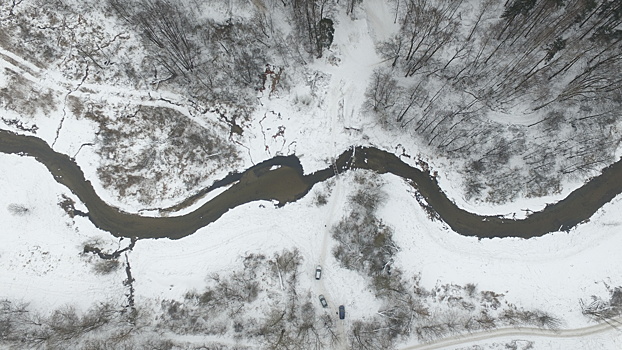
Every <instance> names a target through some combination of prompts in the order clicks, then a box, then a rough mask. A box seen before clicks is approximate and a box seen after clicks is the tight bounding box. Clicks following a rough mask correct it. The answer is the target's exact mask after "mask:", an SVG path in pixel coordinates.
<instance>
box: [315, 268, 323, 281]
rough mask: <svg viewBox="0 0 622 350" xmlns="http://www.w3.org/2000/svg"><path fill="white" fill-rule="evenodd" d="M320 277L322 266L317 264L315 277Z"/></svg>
mask: <svg viewBox="0 0 622 350" xmlns="http://www.w3.org/2000/svg"><path fill="white" fill-rule="evenodd" d="M320 278H322V266H320V265H318V266H317V267H316V268H315V279H316V280H319V279H320Z"/></svg>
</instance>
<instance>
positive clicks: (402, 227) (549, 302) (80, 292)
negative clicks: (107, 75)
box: [0, 1, 622, 349]
mask: <svg viewBox="0 0 622 350" xmlns="http://www.w3.org/2000/svg"><path fill="white" fill-rule="evenodd" d="M363 6H364V11H359V12H357V16H358V18H357V19H355V20H351V19H350V17H349V16H348V15H346V14H345V13H340V14H339V15H338V16H337V17H336V18H335V24H336V31H335V41H334V43H333V46H332V47H331V49H330V50H329V51H328V52H326V53H325V55H324V57H323V58H322V59H320V60H318V61H316V62H315V63H313V64H311V65H310V66H308V67H305V68H304V69H305V71H306V72H308V74H307V81H303V79H302V78H300V79H301V81H296V82H295V83H296V84H293V87H292V88H291V91H290V92H289V93H288V94H287V95H284V96H278V94H276V95H273V96H270V97H269V96H263V97H261V102H262V104H263V106H262V107H260V108H259V109H258V111H257V112H256V114H255V115H254V116H253V120H252V121H251V122H250V123H249V125H248V130H246V131H245V133H244V136H243V139H242V144H243V145H244V146H245V147H247V148H248V149H249V153H248V155H244V157H246V158H245V159H244V162H245V163H244V166H250V165H252V164H253V163H257V162H259V161H261V160H264V159H267V158H270V157H272V156H274V155H277V154H289V153H295V154H297V155H298V156H299V157H300V160H301V162H302V164H303V167H304V169H305V172H306V173H310V172H313V171H314V170H317V169H321V168H325V167H326V166H327V165H328V164H329V163H330V159H331V157H334V156H336V155H338V154H339V153H341V152H342V151H343V150H345V149H346V148H347V147H349V146H350V145H353V144H357V145H358V144H371V145H375V146H378V147H380V148H384V149H387V150H394V149H396V147H398V145H401V146H402V147H404V148H405V152H406V153H408V154H411V155H416V154H417V153H418V150H417V148H416V146H415V143H414V142H412V141H408V140H402V139H396V138H395V135H391V134H390V133H387V132H385V131H382V130H380V128H379V127H378V126H377V125H376V124H375V122H374V121H373V120H371V119H370V118H368V117H366V116H365V115H364V114H361V113H360V109H361V105H362V102H363V100H364V92H365V89H366V87H367V82H368V80H369V77H370V75H371V73H372V71H373V69H374V67H375V65H377V64H379V63H380V62H381V58H380V57H379V56H378V55H377V54H376V53H375V50H374V46H375V40H379V39H384V38H387V37H388V36H389V35H390V33H392V32H393V31H394V30H396V28H395V26H394V25H393V14H392V12H391V10H390V9H388V8H387V7H386V4H384V3H383V2H380V1H365V2H363ZM0 53H1V54H3V55H6V56H8V57H11V58H12V59H13V60H15V61H18V62H25V63H24V65H25V66H26V67H29V68H30V69H32V70H34V69H35V68H36V67H30V66H28V65H27V60H26V59H24V58H19V57H13V56H14V55H12V54H11V53H8V52H5V51H0ZM1 58H2V57H0V63H1V64H2V65H3V66H4V67H8V66H9V65H11V63H10V62H6V60H4V59H1ZM13 68H14V69H15V70H18V69H17V68H15V67H13ZM320 72H321V73H320ZM39 82H40V83H41V84H43V85H44V86H46V87H50V88H53V89H55V90H56V91H60V89H59V88H58V84H59V83H58V81H57V80H54V79H50V80H49V81H48V80H45V81H39ZM64 83H65V84H68V85H71V84H69V83H67V82H64ZM90 88H91V89H92V90H93V91H94V92H92V94H100V95H101V96H99V97H98V98H100V99H102V100H105V99H107V98H113V96H117V98H119V99H130V100H131V99H135V100H134V101H135V102H137V103H138V102H139V101H140V103H151V102H148V93H146V92H136V91H131V90H127V91H117V90H118V89H119V88H118V87H115V88H114V89H112V88H103V87H102V88H101V89H99V90H97V87H96V86H91V87H90ZM113 90H114V91H113ZM65 92H66V91H65ZM169 98H173V97H170V96H169ZM182 112H183V114H185V115H187V116H188V117H189V118H190V117H191V115H190V114H189V113H187V111H183V110H182ZM36 123H37V125H38V126H39V127H40V128H41V132H40V133H39V134H38V136H40V137H42V138H44V139H45V140H46V141H47V142H48V143H50V144H51V143H52V142H54V140H55V139H56V131H57V128H58V125H59V123H60V117H52V118H48V117H44V116H39V117H38V119H36ZM2 127H3V128H5V126H2ZM279 127H283V128H284V132H283V133H282V134H278V132H279V130H280V129H279ZM95 128H96V125H95V124H93V123H91V122H88V121H86V120H76V119H72V118H71V116H68V117H67V118H66V119H65V120H64V121H63V126H62V130H61V132H60V134H59V137H58V140H57V142H56V145H55V149H56V150H59V151H61V152H64V153H67V154H70V155H72V156H73V155H74V154H76V153H77V152H78V149H79V148H80V145H82V144H84V143H88V142H92V138H93V137H94V133H95V131H96V130H95ZM96 157H97V155H96V153H94V152H93V151H92V150H91V149H90V148H88V147H84V148H82V150H80V153H79V154H78V156H77V157H76V158H77V162H78V163H79V165H80V166H81V167H82V169H83V170H84V171H85V174H86V176H87V178H88V179H89V180H91V182H93V184H94V187H95V189H96V191H97V192H98V193H99V194H100V196H101V197H102V198H104V199H105V200H106V201H107V202H108V203H111V204H113V205H115V206H119V207H121V208H122V209H123V210H126V211H129V212H139V211H141V210H142V209H145V208H141V207H140V206H138V205H137V204H136V203H121V202H116V200H115V197H114V195H112V194H111V193H109V192H107V190H106V189H105V188H103V186H101V185H100V184H99V183H98V181H97V176H96V174H97V171H96V169H97V165H98V161H97V159H96ZM404 160H405V161H409V162H414V160H413V159H404ZM430 163H431V165H432V167H433V170H438V171H439V173H440V175H441V176H440V184H441V187H442V188H443V189H444V190H445V191H446V192H447V193H448V195H449V196H450V198H453V199H454V200H455V201H456V202H457V203H458V204H459V205H460V206H461V207H463V208H465V209H467V210H469V211H472V212H475V213H478V214H501V215H510V214H512V213H515V214H516V215H517V216H518V217H520V216H522V215H524V211H523V209H530V210H533V211H537V210H540V209H541V208H543V207H544V205H545V204H546V203H548V202H553V201H556V200H558V199H560V198H562V197H563V196H565V195H566V194H567V193H569V192H570V190H571V189H573V188H575V187H577V186H579V185H580V184H579V183H576V184H569V186H567V187H566V188H565V190H564V192H563V193H561V194H560V195H558V196H554V197H547V198H538V199H532V200H520V201H517V202H514V203H510V204H507V205H504V206H501V207H499V206H491V205H487V204H485V203H478V204H473V203H469V202H467V201H465V200H464V199H462V196H461V194H460V186H459V182H460V179H459V178H458V177H457V175H456V174H453V173H450V170H447V169H444V168H443V167H444V166H449V165H448V164H447V163H445V162H444V161H442V160H439V161H438V162H434V161H431V162H430ZM225 173H226V171H224V170H223V171H222V172H221V173H219V174H217V175H218V176H214V178H213V179H211V180H217V179H219V178H220V177H221V176H220V175H224V174H225ZM351 178H352V176H351V174H345V175H343V176H339V177H337V178H336V179H335V183H334V186H333V188H332V194H331V196H330V197H329V201H328V203H327V204H326V205H325V206H317V205H316V204H314V202H313V194H314V192H315V191H322V190H323V188H324V185H323V184H320V185H318V186H316V188H314V189H313V190H312V192H311V193H310V194H309V195H307V196H306V197H305V198H303V199H301V200H299V201H298V202H295V203H291V204H288V205H286V206H284V207H282V208H275V207H274V205H273V204H272V203H270V202H253V203H248V204H246V205H243V206H240V207H238V208H235V209H233V210H231V211H229V212H228V213H226V214H225V215H223V216H222V217H221V218H220V219H219V220H218V221H216V222H215V223H213V224H211V225H209V226H207V227H204V228H202V229H200V230H199V231H198V232H196V233H195V234H194V235H191V236H189V237H186V238H183V239H180V240H168V239H160V240H141V241H138V242H137V244H136V246H135V247H134V249H133V250H132V251H131V252H130V253H128V256H129V261H130V263H131V266H132V274H133V277H134V278H135V283H134V287H135V297H136V302H137V303H140V302H141V301H145V300H149V299H179V298H182V297H183V295H184V294H185V293H186V292H187V291H189V290H191V289H201V288H202V287H203V286H204V285H205V279H206V276H207V275H208V274H209V273H213V272H218V273H225V272H227V271H230V270H231V269H232V268H235V267H236V266H239V264H240V261H241V258H242V257H243V256H245V255H246V254H248V253H263V254H266V255H272V254H273V253H274V252H278V251H280V250H282V249H283V248H292V247H297V248H298V249H299V250H300V252H301V254H302V255H303V257H304V261H303V271H305V272H307V273H306V274H305V275H304V276H302V277H301V278H300V283H301V290H303V291H304V290H309V291H311V293H312V294H314V295H317V294H320V293H325V294H327V298H328V299H329V300H328V302H329V304H331V305H332V306H335V305H339V304H344V305H346V307H347V312H348V318H347V321H346V322H351V320H354V319H357V318H361V317H365V316H369V315H372V314H374V313H375V312H376V310H377V307H378V302H377V301H376V300H375V298H374V296H373V294H372V293H371V292H370V291H369V289H368V288H367V282H366V280H365V279H364V278H363V277H361V276H359V275H358V274H356V273H354V272H352V271H348V270H345V269H343V268H340V267H339V264H338V262H337V261H336V260H335V259H334V257H333V256H332V254H331V253H330V252H331V248H332V246H333V244H334V242H333V240H332V238H331V237H330V234H329V233H328V232H329V229H330V227H331V226H332V225H333V224H335V223H336V222H337V221H338V220H339V219H340V217H341V215H342V214H343V213H344V212H345V210H346V209H347V208H345V206H346V199H347V195H348V194H349V190H350V189H351V184H350V182H351ZM383 178H384V180H385V181H386V182H387V184H386V185H385V190H386V191H387V192H388V193H389V195H390V197H389V200H388V201H387V202H386V204H385V205H384V206H383V207H382V208H381V209H380V213H379V217H381V218H382V219H383V221H385V222H386V223H388V224H389V225H391V226H392V227H393V228H394V231H395V235H394V239H395V240H396V242H397V244H398V245H399V246H400V248H401V250H400V252H399V253H398V255H397V265H398V266H399V267H400V268H402V269H403V270H404V271H405V272H406V273H408V274H411V275H416V274H421V284H422V286H424V287H426V288H433V287H434V286H435V285H437V284H448V283H455V284H461V285H462V284H466V283H475V284H477V285H478V288H479V290H492V291H495V292H498V293H503V294H504V295H505V300H506V301H507V302H508V303H512V304H515V305H517V306H520V307H524V308H532V309H541V310H544V311H548V312H550V313H551V314H553V315H555V316H558V317H560V318H562V320H563V321H564V323H563V326H562V327H563V328H581V327H585V326H587V325H589V324H590V322H589V321H588V320H587V319H586V318H585V317H584V316H582V314H581V309H580V304H579V299H582V298H583V299H586V300H587V299H588V298H589V297H590V296H591V295H596V296H600V297H603V298H604V299H607V298H608V291H607V289H606V287H605V284H606V285H609V286H619V285H622V275H620V269H619V266H620V265H622V255H620V254H619V247H621V246H622V230H620V227H621V225H622V219H620V218H621V217H622V200H621V198H619V197H617V198H616V199H614V200H613V201H612V202H611V203H609V204H607V205H605V206H604V207H603V208H602V209H600V210H599V211H598V212H597V213H596V215H595V216H594V217H593V218H592V219H591V220H590V222H588V223H586V224H582V225H580V226H578V227H577V228H575V229H573V230H571V232H569V233H564V232H557V233H551V234H548V235H545V236H544V237H541V238H533V239H529V240H524V239H507V238H506V239H485V240H477V239H475V238H468V237H463V236H460V235H458V234H456V233H454V232H451V231H450V230H449V229H447V228H446V227H445V225H443V224H442V223H439V222H432V221H430V220H429V219H428V218H427V217H426V214H425V212H424V211H423V210H422V209H421V207H420V206H419V205H418V204H417V202H416V201H415V200H414V197H413V196H412V194H411V191H412V188H411V187H410V186H408V185H407V184H405V183H404V182H403V181H402V180H401V179H399V178H397V177H395V176H391V175H385V176H383ZM170 181H175V179H170ZM208 182H209V181H208ZM0 194H1V195H0V218H1V222H2V225H1V226H0V237H1V240H2V245H1V246H0V266H3V270H2V272H0V299H3V298H7V299H12V300H24V301H27V302H30V303H31V304H32V305H33V306H36V307H37V308H38V309H42V310H50V309H53V308H56V307H59V306H62V305H66V304H73V305H77V306H80V307H83V308H86V307H88V306H89V305H91V304H92V303H93V302H95V301H103V300H109V299H114V300H116V301H118V302H120V303H121V302H123V298H124V294H125V293H126V292H127V288H126V287H125V286H124V285H123V280H124V279H125V278H126V276H125V272H124V271H123V269H119V270H117V271H115V272H113V273H112V274H110V275H96V274H95V273H93V271H92V269H93V259H92V258H90V257H89V256H84V255H83V254H81V252H82V250H83V247H84V244H85V242H89V241H93V240H99V241H100V244H101V245H102V246H104V247H108V248H109V249H110V250H114V249H117V248H119V247H125V246H126V245H127V244H128V242H127V240H125V241H122V242H119V240H118V239H115V238H114V237H112V236H110V235H109V234H108V233H106V232H102V231H100V230H98V229H96V228H94V227H93V225H92V224H91V223H90V222H89V221H88V220H87V219H86V218H82V217H75V218H73V219H72V218H70V217H69V216H68V215H67V214H66V213H65V212H64V211H63V210H62V209H61V208H60V207H59V205H58V202H59V201H60V198H61V195H66V196H68V197H70V198H73V199H74V200H77V199H76V198H75V197H73V195H72V194H71V192H70V191H69V190H68V189H66V188H64V187H63V186H61V185H59V184H58V183H56V182H55V181H54V180H53V178H52V177H51V176H50V174H49V173H48V172H47V171H46V169H45V168H44V167H43V166H42V165H40V164H39V163H37V162H36V161H35V160H34V159H32V158H27V157H19V156H16V155H5V154H0ZM183 199H184V198H179V200H180V201H181V200H183ZM206 200H208V198H205V199H203V200H202V202H205V201H206ZM164 204H167V205H168V204H171V203H163V206H164ZM199 204H200V203H199ZM11 205H18V206H21V207H23V208H26V209H28V210H27V211H26V212H25V213H23V215H17V214H15V213H13V212H12V211H11V210H10V207H11ZM197 205H198V204H197ZM82 207H83V206H82V205H81V204H80V203H77V208H78V209H80V208H82ZM82 209H83V208H82ZM149 215H152V214H149ZM153 215H155V214H153ZM317 264H322V265H323V281H322V285H321V286H320V285H319V284H317V283H316V281H315V280H314V279H313V271H314V269H315V266H316V265H317ZM346 326H347V323H346ZM620 336H621V335H620V333H619V331H617V330H612V331H611V332H610V333H603V334H599V335H594V336H590V337H588V338H585V340H583V338H581V340H580V341H581V342H580V344H581V346H580V347H577V344H579V343H578V341H579V340H577V339H576V338H567V339H558V338H550V339H549V338H537V339H535V338H534V339H533V340H534V341H535V344H534V346H536V348H538V349H549V348H550V349H579V348H611V349H613V348H616V347H619V346H620V341H619V339H620ZM520 338H521V339H527V340H532V339H531V338H530V336H529V335H525V336H521V337H520ZM513 339H516V338H511V337H508V338H502V339H495V340H494V341H492V340H491V341H478V342H477V343H471V344H462V345H461V346H465V347H468V346H470V345H476V344H480V345H484V344H492V343H501V342H505V341H507V342H509V341H511V340H513ZM490 346H491V348H493V347H492V345H490Z"/></svg>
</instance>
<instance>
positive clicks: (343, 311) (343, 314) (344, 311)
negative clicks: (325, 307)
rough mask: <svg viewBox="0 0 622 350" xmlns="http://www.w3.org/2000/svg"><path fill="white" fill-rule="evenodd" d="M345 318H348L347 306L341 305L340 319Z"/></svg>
mask: <svg viewBox="0 0 622 350" xmlns="http://www.w3.org/2000/svg"><path fill="white" fill-rule="evenodd" d="M344 318H346V307H345V306H343V305H339V319H340V320H343V319H344Z"/></svg>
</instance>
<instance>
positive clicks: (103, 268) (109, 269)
mask: <svg viewBox="0 0 622 350" xmlns="http://www.w3.org/2000/svg"><path fill="white" fill-rule="evenodd" d="M120 266H121V263H120V262H119V259H100V260H97V261H96V262H95V264H93V271H94V272H95V273H96V274H98V275H109V274H111V273H113V272H114V271H116V270H118V269H119V267H120Z"/></svg>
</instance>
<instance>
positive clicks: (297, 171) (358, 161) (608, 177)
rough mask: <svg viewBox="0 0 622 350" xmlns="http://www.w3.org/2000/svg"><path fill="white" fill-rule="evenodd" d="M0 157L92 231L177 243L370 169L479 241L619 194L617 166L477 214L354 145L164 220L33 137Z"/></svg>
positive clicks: (540, 228)
mask: <svg viewBox="0 0 622 350" xmlns="http://www.w3.org/2000/svg"><path fill="white" fill-rule="evenodd" d="M0 152H3V153H7V154H19V155H22V156H29V157H34V158H35V159H36V160H37V161H39V162H40V163H42V164H43V165H44V166H45V167H46V168H47V169H48V170H49V172H50V174H51V175H52V176H53V177H54V179H55V180H56V181H57V182H58V183H60V184H62V185H64V186H66V187H67V188H69V189H70V190H71V191H72V192H73V193H74V194H75V195H76V196H77V197H78V198H79V199H80V200H81V201H82V202H83V203H84V205H85V206H86V207H87V209H88V218H89V219H90V220H91V222H92V223H93V224H94V225H95V226H97V227H98V228H100V229H102V230H105V231H108V232H110V233H111V234H113V235H114V236H117V237H128V238H138V239H144V238H170V239H179V238H182V237H185V236H188V235H191V234H193V233H194V232H196V231H197V230H198V229H200V228H201V227H204V226H207V225H208V224H210V223H212V222H214V221H216V220H218V218H220V217H221V216H222V215H223V214H224V213H226V212H227V211H228V210H230V209H232V208H235V207H237V206H239V205H241V204H244V203H249V202H252V201H258V200H275V201H278V203H279V205H285V204H286V203H290V202H294V201H296V200H298V199H300V198H302V197H303V196H305V195H306V194H307V193H308V192H309V190H310V189H311V188H312V187H313V186H314V185H315V184H317V183H319V182H322V181H326V180H327V179H329V178H331V177H333V176H335V169H337V171H338V172H346V171H348V170H351V169H369V170H373V171H376V172H378V173H381V174H385V173H390V174H393V175H395V176H399V177H401V178H403V179H404V180H406V181H407V182H408V183H409V184H410V185H411V186H413V187H414V188H415V189H416V190H417V191H418V192H419V193H420V194H421V196H422V197H423V199H425V201H426V202H427V204H428V206H427V209H428V210H431V211H433V214H434V215H435V216H437V217H439V218H440V219H442V220H443V221H444V222H445V223H447V224H448V225H449V226H450V227H451V228H452V229H453V230H454V231H455V232H457V233H459V234H461V235H465V236H475V237H479V238H493V237H522V238H531V237H538V236H543V235H545V234H547V233H549V232H554V231H560V230H561V231H565V230H569V229H571V228H572V227H574V226H576V225H578V224H579V223H581V222H583V221H585V220H587V219H589V218H590V217H591V216H592V215H593V214H594V213H595V212H596V211H597V210H598V209H599V208H600V207H601V206H603V205H604V204H605V203H607V202H609V201H611V200H612V199H613V198H614V197H615V196H617V195H618V194H620V193H621V192H622V181H620V179H622V176H621V175H622V160H619V161H617V162H616V163H614V164H612V165H611V166H609V167H607V168H605V169H603V171H602V173H601V175H599V176H597V177H594V178H592V179H591V180H589V181H588V182H587V183H586V184H585V185H583V186H582V187H580V188H578V189H577V190H575V191H573V192H572V193H570V194H569V195H568V196H567V197H566V198H564V199H563V200H561V201H559V202H557V203H555V204H552V205H548V206H547V207H546V208H545V209H543V210H542V211H539V212H534V213H532V214H530V215H529V216H528V217H527V218H525V219H519V220H514V219H507V218H501V217H497V216H481V215H477V214H474V213H470V212H467V211H465V210H463V209H461V208H459V207H458V206H456V204H454V203H453V202H452V201H451V200H450V199H449V198H447V196H446V195H445V193H444V192H443V191H442V189H441V188H440V187H439V185H438V183H437V181H436V180H435V179H434V177H433V176H431V175H430V173H429V172H425V171H422V170H419V169H417V168H414V167H411V166H410V165H408V164H406V163H404V162H403V161H402V160H401V159H399V157H397V156H396V155H394V154H392V153H389V152H386V151H383V150H380V149H377V148H373V147H356V148H351V149H348V150H346V151H344V152H343V153H342V154H341V155H339V156H338V157H337V159H336V161H335V165H334V167H333V166H329V167H327V168H326V169H322V170H319V171H316V172H315V173H312V174H308V175H304V172H303V168H302V166H301V164H300V161H299V159H298V158H297V157H296V156H295V155H290V156H278V157H274V158H271V159H268V160H266V161H264V162H262V163H260V164H257V165H255V166H253V167H250V168H249V169H247V170H245V171H244V172H241V173H234V174H230V175H229V176H227V177H225V178H224V179H222V180H220V181H216V182H215V183H214V185H212V186H210V187H209V188H207V189H205V190H203V191H201V192H200V193H198V194H197V195H195V196H193V197H191V198H188V199H187V200H185V201H184V202H182V203H180V204H179V205H177V206H176V207H175V209H179V208H182V207H186V206H187V205H189V204H191V203H192V202H194V201H196V200H197V199H198V198H199V197H200V196H203V195H204V194H206V193H208V192H210V191H212V190H214V189H216V188H219V187H223V186H229V185H230V187H229V188H228V189H227V190H225V191H224V192H222V193H220V194H219V195H217V196H216V197H214V198H213V199H211V200H210V201H209V202H207V203H205V204H203V205H202V206H201V207H199V208H197V209H196V210H194V211H193V212H191V213H188V214H185V215H180V216H171V217H145V216H140V215H138V214H132V213H127V212H124V211H122V210H120V209H118V208H115V207H113V206H110V205H108V204H106V203H105V202H104V201H103V200H102V199H101V198H100V197H99V196H98V195H97V193H96V192H95V190H94V189H93V186H92V185H91V182H90V181H88V180H86V179H85V177H84V173H83V172H82V170H81V169H80V167H79V166H78V165H77V164H76V162H75V161H74V160H73V159H72V158H70V157H69V156H67V155H65V154H62V153H58V152H56V151H54V150H53V149H52V148H51V147H50V146H49V145H48V144H47V143H46V142H45V141H43V140H42V139H40V138H37V137H34V136H26V135H19V134H16V133H13V132H11V131H7V130H0Z"/></svg>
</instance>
